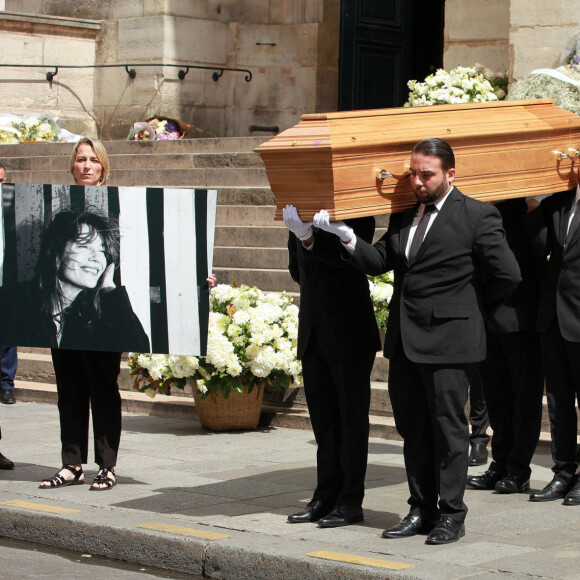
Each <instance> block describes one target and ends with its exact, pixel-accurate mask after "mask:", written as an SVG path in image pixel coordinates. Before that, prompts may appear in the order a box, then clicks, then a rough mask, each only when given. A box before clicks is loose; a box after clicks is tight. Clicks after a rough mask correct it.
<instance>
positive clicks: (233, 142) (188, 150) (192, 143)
mask: <svg viewBox="0 0 580 580" xmlns="http://www.w3.org/2000/svg"><path fill="white" fill-rule="evenodd" d="M268 139H269V137H218V138H207V139H206V138H203V139H178V140H176V141H139V142H134V141H104V142H103V144H104V146H105V149H106V150H107V154H108V155H109V157H114V156H115V155H131V154H156V155H164V154H176V153H178V154H193V153H252V154H254V155H257V156H258V157H259V154H257V153H254V149H255V148H256V147H258V145H261V144H262V143H264V142H265V141H267V140H268ZM72 147H73V145H72V144H71V143H17V144H11V145H2V158H3V159H7V158H12V157H58V156H63V157H69V156H70V154H71V151H72Z"/></svg>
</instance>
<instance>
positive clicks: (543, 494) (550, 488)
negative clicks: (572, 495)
mask: <svg viewBox="0 0 580 580" xmlns="http://www.w3.org/2000/svg"><path fill="white" fill-rule="evenodd" d="M567 491H568V486H567V485H566V484H565V483H562V482H561V481H560V480H559V479H552V481H550V483H548V485H547V486H546V487H545V488H544V489H543V490H542V491H537V492H535V493H532V494H531V495H530V501H554V500H555V499H561V498H563V497H564V496H565V495H566V493H567Z"/></svg>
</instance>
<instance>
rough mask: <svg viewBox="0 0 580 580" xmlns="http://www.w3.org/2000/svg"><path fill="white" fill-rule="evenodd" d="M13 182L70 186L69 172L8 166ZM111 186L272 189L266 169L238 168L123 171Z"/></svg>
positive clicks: (116, 176) (119, 172) (116, 173)
mask: <svg viewBox="0 0 580 580" xmlns="http://www.w3.org/2000/svg"><path fill="white" fill-rule="evenodd" d="M6 165H7V167H8V171H9V176H8V177H9V179H10V181H13V182H16V183H54V184H61V183H70V182H71V176H70V174H69V173H68V171H65V170H57V171H36V170H26V171H18V170H15V171H12V170H11V169H10V166H9V164H8V162H7V163H6ZM109 182H110V184H113V185H118V186H126V187H136V186H149V187H198V188H207V189H216V188H220V187H230V188H231V187H236V186H237V185H239V184H242V183H243V184H245V185H246V187H249V186H254V187H261V188H263V187H268V185H269V184H268V179H267V177H266V171H265V169H262V168H253V167H237V168H232V169H223V168H217V169H216V168H213V167H210V168H203V169H171V170H168V171H163V170H156V169H151V168H147V169H140V170H134V169H121V170H116V171H114V172H112V173H111V177H110V179H109Z"/></svg>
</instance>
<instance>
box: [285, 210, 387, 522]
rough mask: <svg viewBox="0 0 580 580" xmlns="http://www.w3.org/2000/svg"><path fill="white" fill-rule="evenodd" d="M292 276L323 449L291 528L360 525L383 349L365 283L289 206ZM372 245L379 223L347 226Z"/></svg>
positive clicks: (334, 243) (331, 242)
mask: <svg viewBox="0 0 580 580" xmlns="http://www.w3.org/2000/svg"><path fill="white" fill-rule="evenodd" d="M283 215H284V222H285V223H286V225H287V227H288V229H289V230H290V234H289V238H288V251H289V256H290V261H289V266H288V267H289V270H290V274H291V276H292V278H293V279H294V280H295V281H296V282H297V283H298V284H300V313H299V322H298V358H299V359H300V360H301V361H302V370H303V376H304V391H305V394H306V401H307V404H308V411H309V413H310V420H311V422H312V428H313V431H314V436H315V438H316V443H317V445H318V450H317V453H316V463H317V484H316V489H315V491H314V494H313V497H312V499H311V501H310V503H309V504H308V506H307V507H306V509H305V510H303V511H301V512H298V513H296V514H292V515H290V516H288V521H289V522H290V523H304V522H316V521H318V525H319V526H320V527H338V526H345V525H349V524H353V523H356V522H360V521H362V520H363V510H362V502H363V497H364V480H365V473H366V468H367V455H368V439H369V405H370V374H371V370H372V367H373V363H374V361H375V357H376V353H377V351H378V350H380V348H381V343H380V339H379V332H378V328H377V323H376V320H375V316H374V312H373V306H372V302H371V298H370V294H369V283H368V280H367V277H366V276H365V275H364V274H363V273H362V272H358V271H356V270H354V269H352V268H350V267H349V266H348V265H347V264H346V263H345V262H344V261H343V260H342V258H341V243H340V240H339V239H338V238H337V237H336V236H334V235H332V234H329V233H327V232H324V231H320V230H318V229H317V228H314V229H313V228H312V224H311V223H302V222H301V220H300V218H299V217H298V213H297V212H296V208H294V207H292V206H287V207H286V208H285V209H284V211H283ZM348 223H349V225H350V226H351V227H352V228H353V230H354V231H355V232H356V234H357V236H360V238H361V239H363V240H367V241H368V242H369V243H370V242H371V241H372V238H373V234H374V230H375V221H374V218H372V217H369V218H361V219H354V220H349V222H348Z"/></svg>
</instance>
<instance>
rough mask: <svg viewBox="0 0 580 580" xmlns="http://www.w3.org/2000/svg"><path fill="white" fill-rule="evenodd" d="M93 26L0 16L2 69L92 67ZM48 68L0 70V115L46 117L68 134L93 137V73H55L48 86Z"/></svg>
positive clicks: (86, 22)
mask: <svg viewBox="0 0 580 580" xmlns="http://www.w3.org/2000/svg"><path fill="white" fill-rule="evenodd" d="M99 31H100V24H99V22H96V21H93V20H81V19H71V18H64V17H54V16H41V15H38V16H36V15H35V16H24V15H21V14H13V13H8V12H0V34H1V38H2V53H1V56H0V62H1V63H3V64H23V65H29V64H41V65H55V64H62V65H65V64H71V65H72V64H74V65H77V66H79V65H93V64H94V63H95V40H96V38H97V35H98V33H99ZM48 71H52V72H54V69H52V68H16V67H14V68H12V67H11V68H6V67H2V68H1V69H0V103H2V105H1V110H0V112H1V113H13V114H16V115H22V114H24V113H50V114H52V115H54V116H56V117H60V118H61V119H63V123H61V125H62V126H63V127H65V128H66V129H68V130H69V131H71V132H73V133H86V134H92V135H94V134H96V123H95V118H94V116H93V115H94V113H93V111H94V105H95V103H94V92H93V72H94V71H93V69H90V68H87V69H84V68H82V69H75V70H68V69H59V71H58V73H57V75H56V76H55V77H54V80H53V82H52V84H49V82H48V81H47V80H46V73H47V72H48Z"/></svg>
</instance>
